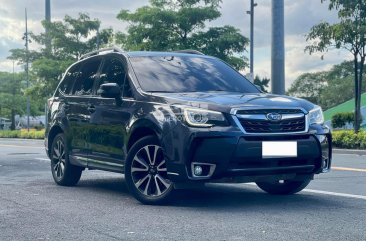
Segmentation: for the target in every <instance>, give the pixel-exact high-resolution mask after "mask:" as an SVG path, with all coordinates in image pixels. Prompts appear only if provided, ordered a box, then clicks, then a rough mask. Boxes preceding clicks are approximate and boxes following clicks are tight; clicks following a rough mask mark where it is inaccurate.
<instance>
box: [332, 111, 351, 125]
mask: <svg viewBox="0 0 366 241" xmlns="http://www.w3.org/2000/svg"><path fill="white" fill-rule="evenodd" d="M354 121H355V114H354V113H353V112H340V113H337V114H335V115H333V116H332V126H333V128H344V127H345V125H346V124H347V123H349V124H351V125H353V123H354Z"/></svg>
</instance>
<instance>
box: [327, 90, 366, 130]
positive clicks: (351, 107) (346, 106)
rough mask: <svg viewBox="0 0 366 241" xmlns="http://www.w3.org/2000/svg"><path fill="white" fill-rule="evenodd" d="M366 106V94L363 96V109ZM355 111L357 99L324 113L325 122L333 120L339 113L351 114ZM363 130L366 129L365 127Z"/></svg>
mask: <svg viewBox="0 0 366 241" xmlns="http://www.w3.org/2000/svg"><path fill="white" fill-rule="evenodd" d="M363 106H366V93H363V94H362V96H361V107H363ZM354 109H355V99H351V100H349V101H346V102H344V103H343V104H340V105H337V106H335V107H333V108H330V109H328V110H327V111H325V112H324V118H325V121H328V120H331V119H332V116H333V115H334V114H336V113H339V112H351V111H353V110H354ZM363 128H366V126H364V127H363Z"/></svg>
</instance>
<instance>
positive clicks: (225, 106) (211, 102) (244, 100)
mask: <svg viewBox="0 0 366 241" xmlns="http://www.w3.org/2000/svg"><path fill="white" fill-rule="evenodd" d="M155 97H158V98H162V99H161V101H163V102H165V103H167V104H178V105H187V106H192V107H198V108H204V109H209V110H217V111H221V112H228V113H230V111H231V109H233V108H248V109H264V108H302V109H304V110H305V111H307V112H308V111H310V110H311V109H313V108H314V104H312V103H311V102H309V101H307V100H303V99H299V98H294V97H289V96H283V95H273V94H263V93H258V94H238V93H226V92H225V93H222V92H212V93H211V92H210V93H207V92H194V93H161V94H158V95H157V94H156V95H155Z"/></svg>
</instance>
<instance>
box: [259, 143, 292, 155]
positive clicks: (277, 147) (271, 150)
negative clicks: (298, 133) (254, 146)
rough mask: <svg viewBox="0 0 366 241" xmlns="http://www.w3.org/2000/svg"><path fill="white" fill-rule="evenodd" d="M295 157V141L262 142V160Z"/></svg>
mask: <svg viewBox="0 0 366 241" xmlns="http://www.w3.org/2000/svg"><path fill="white" fill-rule="evenodd" d="M280 157H297V142H296V141H264V142H262V158H280Z"/></svg>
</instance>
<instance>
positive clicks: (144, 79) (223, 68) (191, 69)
mask: <svg viewBox="0 0 366 241" xmlns="http://www.w3.org/2000/svg"><path fill="white" fill-rule="evenodd" d="M130 60H131V63H132V67H133V69H134V71H135V73H136V75H137V78H138V81H139V83H140V85H141V88H142V89H143V90H144V91H146V92H177V93H181V92H208V91H226V92H238V93H258V92H259V91H258V90H257V88H256V87H255V86H254V85H253V84H251V83H250V82H249V81H248V80H247V79H246V78H245V77H244V76H242V75H241V74H240V73H238V72H237V71H235V70H234V69H232V68H231V67H230V66H228V65H227V64H225V63H224V62H222V61H220V60H218V59H215V58H208V57H199V56H152V57H151V56H149V57H140V56H139V57H131V58H130Z"/></svg>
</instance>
